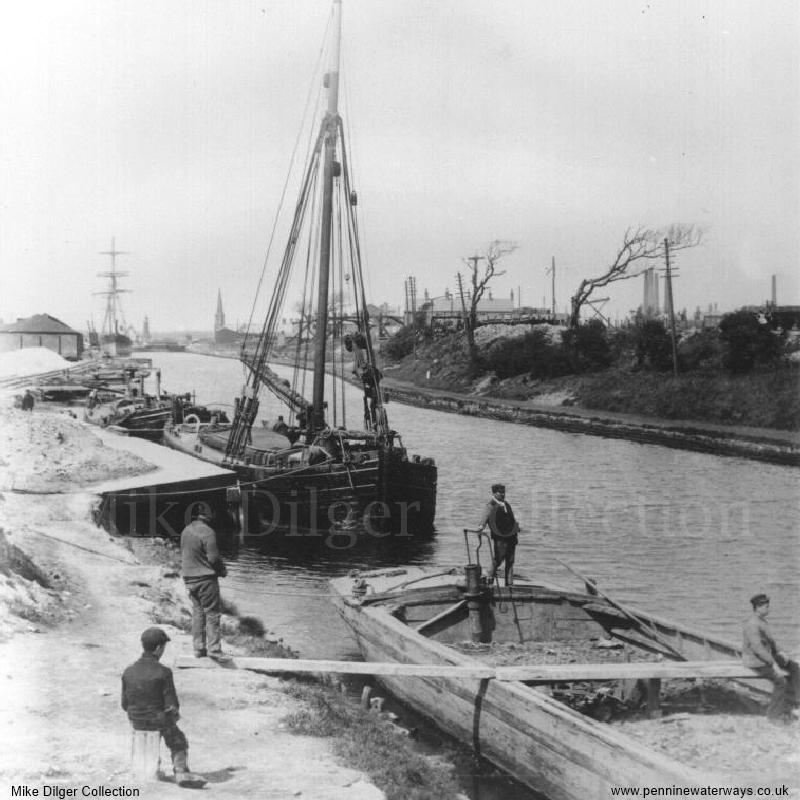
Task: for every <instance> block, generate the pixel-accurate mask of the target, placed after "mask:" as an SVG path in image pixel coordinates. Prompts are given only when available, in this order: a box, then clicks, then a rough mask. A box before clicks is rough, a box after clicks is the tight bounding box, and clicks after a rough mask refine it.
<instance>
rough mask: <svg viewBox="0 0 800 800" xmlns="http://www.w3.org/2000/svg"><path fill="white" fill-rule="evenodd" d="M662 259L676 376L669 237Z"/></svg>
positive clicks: (674, 364) (676, 345) (676, 344)
mask: <svg viewBox="0 0 800 800" xmlns="http://www.w3.org/2000/svg"><path fill="white" fill-rule="evenodd" d="M664 259H665V260H666V270H665V277H666V279H667V305H668V306H669V324H670V328H671V329H672V371H673V374H674V375H675V377H676V378H677V377H678V339H677V335H676V333H675V304H674V302H673V300H672V268H671V266H670V263H669V239H664Z"/></svg>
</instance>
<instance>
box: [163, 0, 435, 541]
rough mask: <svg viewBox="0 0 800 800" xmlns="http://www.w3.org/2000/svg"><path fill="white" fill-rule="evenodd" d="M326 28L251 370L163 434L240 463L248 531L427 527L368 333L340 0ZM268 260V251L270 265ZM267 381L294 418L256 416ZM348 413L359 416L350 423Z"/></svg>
mask: <svg viewBox="0 0 800 800" xmlns="http://www.w3.org/2000/svg"><path fill="white" fill-rule="evenodd" d="M329 30H330V32H331V39H330V42H329V43H328V45H327V54H328V67H327V71H326V72H325V73H324V75H321V76H320V80H319V87H320V92H321V94H322V95H323V97H322V99H321V102H320V103H319V104H318V107H319V108H320V109H321V110H324V113H323V115H322V117H321V119H320V120H319V126H318V130H317V133H316V136H315V137H314V138H313V139H312V141H313V145H312V146H311V148H310V152H309V158H308V160H307V162H306V165H305V168H304V170H303V171H302V174H301V176H300V180H299V182H298V185H299V198H298V200H297V203H296V205H295V206H294V215H293V217H292V218H291V222H290V225H289V235H288V241H287V243H286V246H285V249H284V252H283V256H282V258H281V260H280V264H279V266H278V268H277V275H276V277H275V279H274V288H273V293H272V298H271V301H270V304H269V308H268V310H267V312H266V315H265V317H264V322H263V325H262V326H261V329H260V331H257V330H249V331H248V335H247V337H246V338H245V341H244V343H243V346H242V350H241V354H240V359H241V361H242V363H243V364H244V366H245V368H246V372H247V376H246V380H245V385H244V387H243V388H242V391H241V394H240V395H239V396H238V397H237V398H236V399H235V404H234V405H235V409H236V410H235V416H234V419H233V422H232V423H231V424H230V425H219V424H217V425H206V424H199V423H198V424H189V425H187V424H185V423H182V424H175V425H172V426H168V429H167V430H166V431H165V436H164V442H165V444H167V445H168V446H170V447H175V448H177V449H180V450H183V451H184V452H187V453H190V454H192V455H194V456H196V457H198V458H203V459H206V460H208V461H212V462H215V463H218V464H220V465H221V466H223V467H227V468H229V469H232V470H234V471H235V472H236V473H237V475H238V477H239V484H240V487H241V506H240V507H241V511H242V519H241V525H242V526H243V527H245V528H246V530H247V532H249V533H253V534H259V533H264V532H265V531H266V532H272V531H274V530H278V531H280V530H286V529H288V530H290V531H291V532H295V531H296V530H298V529H313V530H319V529H320V528H322V529H323V530H329V529H330V528H331V526H334V527H338V528H339V529H342V530H348V531H359V532H366V533H367V534H370V533H371V534H375V535H376V536H382V535H384V534H385V533H392V532H394V533H397V534H400V535H408V536H413V535H416V534H428V533H430V532H432V531H433V521H434V517H435V514H436V485H437V468H436V464H435V462H434V460H433V459H432V458H430V457H424V456H419V455H409V453H408V451H407V450H406V448H405V446H404V445H403V442H402V439H401V436H400V434H399V433H398V431H396V430H395V429H393V428H392V427H390V424H389V420H388V416H387V413H386V407H385V404H386V397H385V395H384V391H383V388H382V385H381V379H382V375H381V371H380V369H379V368H378V363H377V357H376V351H375V347H374V345H373V341H372V325H371V322H370V315H369V310H368V307H367V301H366V293H365V288H364V275H363V272H364V270H363V265H362V248H361V244H360V241H359V223H358V217H357V209H358V196H357V193H356V191H355V189H354V187H353V183H352V179H351V171H350V164H349V160H348V152H347V148H346V142H347V137H346V136H345V131H344V124H343V120H342V117H341V115H340V113H339V77H340V76H339V49H340V38H341V2H340V0H335V2H334V3H333V10H332V17H331V24H330V25H329ZM269 261H270V258H269V254H268V255H267V259H265V268H266V266H267V264H268V263H269ZM295 265H299V268H298V269H297V270H294V267H295ZM294 272H297V273H300V275H294V277H293V273H294ZM262 277H263V275H262ZM259 284H260V282H259ZM290 286H293V287H294V288H296V289H297V290H298V291H301V293H302V300H301V301H300V303H299V308H300V324H299V328H298V330H297V332H296V336H295V337H294V342H295V346H294V349H293V352H292V353H291V358H292V361H293V372H292V379H291V380H287V379H283V378H281V377H279V376H278V375H277V374H276V373H275V372H274V371H273V369H272V368H271V366H270V364H271V363H272V362H274V361H275V360H276V354H275V344H276V342H277V341H278V340H279V339H281V338H282V336H281V335H280V334H281V331H280V326H281V324H282V322H281V321H282V320H285V319H286V317H287V316H289V315H290V313H292V312H291V311H287V310H286V309H285V307H284V306H285V302H286V298H287V297H288V296H290V294H291V291H290ZM292 291H293V290H292ZM289 305H291V304H289ZM296 308H297V305H295V307H294V313H296ZM254 310H255V305H254ZM254 316H255V313H254V314H253V315H251V319H252V318H253V317H254ZM281 355H283V356H284V357H285V356H286V355H287V353H286V352H285V351H284V352H283V353H282V354H281ZM327 372H330V373H331V376H330V377H328V376H327V374H326V373H327ZM308 375H310V383H311V384H312V385H311V393H310V399H309V398H308V397H307V395H306V391H305V389H306V387H305V381H306V379H307V376H308ZM329 381H330V382H331V383H332V386H331V388H328V387H327V386H326V382H329ZM352 382H355V383H356V384H357V386H358V389H359V393H360V395H361V397H360V400H359V402H357V404H356V405H357V408H356V409H355V413H354V412H353V410H352V409H348V408H347V407H346V403H345V400H346V394H347V392H346V391H345V388H346V386H348V385H349V384H350V383H352ZM262 386H263V387H266V388H267V389H269V390H270V391H271V392H272V393H273V394H274V395H275V396H276V397H277V398H278V400H279V401H280V402H281V403H282V404H283V405H284V406H285V407H286V412H285V415H286V419H284V418H283V416H281V417H280V418H279V419H278V421H277V422H275V423H273V424H270V425H269V426H268V427H267V428H263V427H262V426H259V425H256V422H257V420H258V413H259V405H260V401H259V399H258V393H259V391H260V389H261V388H262ZM348 414H349V415H350V417H351V418H352V417H353V416H355V417H357V421H356V422H355V423H351V422H349V421H348ZM264 421H265V420H263V418H262V419H261V422H264Z"/></svg>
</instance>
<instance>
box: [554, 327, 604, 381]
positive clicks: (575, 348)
mask: <svg viewBox="0 0 800 800" xmlns="http://www.w3.org/2000/svg"><path fill="white" fill-rule="evenodd" d="M563 345H564V349H565V352H566V354H567V357H568V358H569V362H570V365H571V367H572V371H573V372H595V371H597V370H601V369H605V368H606V367H608V366H609V365H610V364H611V361H612V356H611V347H610V346H609V343H608V337H607V336H606V326H605V325H603V323H602V322H600V320H599V319H590V320H589V321H588V322H587V323H586V324H585V325H579V326H578V327H577V328H572V329H570V330H568V331H566V332H565V333H564V337H563Z"/></svg>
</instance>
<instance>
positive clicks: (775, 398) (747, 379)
mask: <svg viewBox="0 0 800 800" xmlns="http://www.w3.org/2000/svg"><path fill="white" fill-rule="evenodd" d="M385 374H386V376H387V377H389V378H396V379H398V380H403V381H409V382H412V383H414V384H415V385H417V386H419V387H421V388H426V387H427V388H433V389H442V390H447V391H453V392H461V393H470V392H477V393H479V394H481V395H483V396H486V397H497V398H507V399H513V400H530V401H532V402H534V403H535V402H536V401H537V399H538V398H542V399H543V400H546V398H547V397H548V396H553V395H561V394H563V395H565V396H567V398H568V399H567V402H566V403H565V405H578V406H582V407H584V408H590V409H596V410H598V411H608V412H622V413H629V414H640V415H643V416H650V417H655V418H659V419H667V420H670V419H683V420H698V421H703V422H712V423H717V424H723V425H746V426H753V427H761V428H775V429H779V430H792V431H796V430H800V391H798V389H800V370H798V369H797V368H788V367H781V368H775V369H769V370H762V371H754V372H751V373H749V374H744V375H728V374H726V373H724V372H722V371H711V370H709V371H693V372H687V373H685V374H680V375H678V376H677V378H676V377H674V376H673V375H672V373H670V372H666V373H664V372H645V371H638V372H634V371H631V370H627V369H624V368H621V367H618V366H614V367H610V368H609V369H606V370H603V371H600V372H593V373H584V374H583V375H568V376H564V377H560V378H551V379H531V378H528V377H527V376H524V375H520V376H517V377H514V378H508V379H506V380H503V381H498V380H496V379H494V378H493V375H492V373H491V372H484V373H482V374H478V375H474V374H472V371H471V369H470V365H469V361H468V359H467V356H466V351H465V347H464V345H463V343H462V342H461V341H460V340H459V339H458V338H457V337H445V338H442V339H437V340H434V341H431V342H425V343H422V344H420V345H419V346H418V347H417V353H416V358H415V357H414V356H413V355H409V356H406V357H405V358H404V359H402V360H401V361H400V362H399V363H398V364H396V365H392V364H389V365H387V367H386V370H385ZM428 375H429V376H430V377H427V376H428Z"/></svg>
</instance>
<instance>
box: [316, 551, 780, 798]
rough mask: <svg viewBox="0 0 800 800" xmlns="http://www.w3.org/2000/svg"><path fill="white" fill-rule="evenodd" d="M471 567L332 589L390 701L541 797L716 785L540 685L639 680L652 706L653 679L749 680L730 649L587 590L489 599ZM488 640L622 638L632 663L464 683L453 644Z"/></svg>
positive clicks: (517, 591) (521, 589)
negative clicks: (412, 668)
mask: <svg viewBox="0 0 800 800" xmlns="http://www.w3.org/2000/svg"><path fill="white" fill-rule="evenodd" d="M471 569H473V570H474V567H467V568H466V578H464V577H461V576H459V575H458V574H457V573H456V571H455V570H453V571H452V572H451V573H450V574H443V573H438V574H430V573H427V572H426V571H425V570H423V569H421V568H416V567H409V568H400V569H394V570H383V571H373V572H363V573H361V574H360V575H357V576H355V578H354V577H353V576H350V577H346V578H338V579H334V580H332V581H331V587H332V589H333V602H334V603H335V604H336V606H337V609H338V611H339V613H340V614H341V616H342V617H343V619H344V621H345V622H346V623H347V625H348V626H349V627H350V628H351V629H352V631H353V633H354V635H355V638H356V640H357V641H358V645H359V648H360V650H361V653H362V655H363V657H364V659H365V660H367V661H373V662H383V664H382V665H376V667H377V666H382V667H384V669H381V670H380V671H379V670H376V675H377V677H378V679H379V680H380V681H381V683H383V684H384V685H385V686H386V688H387V689H388V690H389V691H391V692H392V694H394V695H395V696H396V697H397V698H399V699H400V700H402V701H404V702H405V703H407V704H408V705H409V706H411V707H412V708H414V709H415V710H417V711H418V712H420V713H422V714H423V715H425V716H427V717H428V718H430V719H432V720H433V721H434V722H435V723H436V724H437V725H438V726H439V727H440V728H442V729H443V730H445V731H446V732H448V733H450V734H451V735H454V736H455V737H457V738H459V739H461V740H463V741H466V742H468V743H471V744H472V746H473V747H474V749H475V751H476V752H477V753H478V754H479V755H481V756H483V757H484V758H486V759H487V760H489V761H490V762H492V763H494V764H495V765H496V766H498V767H500V768H501V769H504V770H505V771H507V772H508V773H509V774H510V775H512V776H513V777H514V778H516V779H517V780H519V781H520V782H522V783H524V784H526V785H528V786H530V787H531V788H533V789H534V790H536V791H537V792H541V793H543V794H544V795H546V796H547V797H548V798H550V800H587V799H589V798H597V800H601V799H602V800H607V798H609V797H611V788H612V787H623V786H631V787H633V786H639V787H641V786H650V787H653V786H662V787H663V786H687V787H690V786H700V785H709V781H712V782H713V783H714V785H724V784H725V783H726V780H725V778H724V776H721V775H718V774H709V773H707V772H706V771H702V772H701V771H699V770H696V769H693V768H691V767H689V766H687V765H685V764H683V763H679V762H678V761H676V760H674V759H673V758H670V757H669V756H668V755H665V754H664V753H661V752H657V751H656V750H653V749H651V748H649V747H647V746H645V745H643V744H641V743H639V742H637V741H635V740H634V739H632V738H630V737H628V736H626V735H624V734H622V733H620V732H619V731H618V730H615V729H614V727H612V726H609V725H607V724H605V723H603V722H599V721H596V720H595V719H592V718H590V717H588V716H585V715H584V714H581V713H579V712H578V711H575V710H573V709H571V708H570V707H569V706H567V705H565V704H564V703H562V702H560V701H559V700H556V699H554V698H553V697H551V696H549V694H548V693H546V692H543V691H542V688H543V685H550V686H552V685H561V686H563V684H564V682H565V681H571V680H594V681H596V680H608V679H613V678H618V679H620V680H622V679H627V680H631V679H637V678H638V679H641V680H645V681H647V687H648V696H647V700H648V707H649V708H651V709H652V710H654V711H655V709H656V707H657V703H658V697H659V690H660V682H661V680H663V679H666V678H671V677H684V678H685V677H711V678H713V677H720V678H721V677H725V678H739V679H743V678H747V679H752V678H754V677H755V673H754V672H753V671H752V670H749V669H747V668H745V667H743V666H742V665H741V661H740V651H739V650H738V649H737V647H736V646H735V645H733V644H730V643H728V642H725V641H722V640H719V639H716V638H713V637H710V636H706V635H704V634H702V633H699V632H697V631H693V630H691V629H689V628H686V627H684V626H682V625H678V624H676V623H673V622H670V621H667V620H663V619H660V618H657V617H653V616H652V615H649V614H646V613H644V612H640V611H638V610H635V611H634V610H633V609H626V608H623V607H622V606H620V605H619V604H617V603H614V602H613V601H612V600H610V599H606V598H604V597H602V596H599V595H598V594H596V593H589V591H592V592H593V587H592V586H591V585H587V590H588V591H587V593H576V592H570V591H564V590H560V589H554V588H551V587H547V586H542V585H537V584H533V583H529V582H521V583H519V584H515V585H514V587H513V589H512V590H510V591H509V590H508V589H504V590H500V589H499V588H495V589H494V590H492V589H490V588H487V587H486V585H485V584H484V583H483V582H482V581H481V580H480V579H479V578H478V579H476V578H475V573H474V571H473V572H472V573H470V570H471ZM479 569H480V568H479V567H478V570H479ZM478 574H479V572H478ZM487 640H491V641H493V642H508V643H511V642H513V643H517V644H518V645H520V646H521V645H524V644H526V643H533V642H547V643H554V644H557V643H559V642H561V643H575V642H584V643H588V642H594V643H595V644H594V645H590V646H596V644H597V643H598V642H610V641H616V642H625V643H626V644H625V647H626V650H627V655H626V656H623V657H625V658H630V653H631V651H636V655H635V657H636V658H637V659H638V658H642V659H643V660H641V661H639V660H637V661H635V662H630V661H622V662H620V663H592V664H580V663H566V664H565V663H561V664H546V665H532V666H517V665H514V666H505V667H504V666H496V667H494V668H490V669H488V670H487V672H486V677H474V676H476V675H482V673H481V672H480V670H477V671H476V668H479V667H481V666H483V667H486V664H485V663H484V662H481V661H480V660H478V659H477V658H476V657H474V656H473V655H470V654H469V653H468V652H463V650H464V648H463V646H462V647H461V648H460V650H459V648H457V647H455V645H457V644H459V643H464V642H465V641H466V642H470V641H472V642H479V641H484V642H486V641H487ZM475 649H476V650H479V649H480V648H479V647H476V648H475ZM647 659H650V660H647ZM386 662H389V663H392V662H394V663H396V664H398V665H400V664H405V665H412V664H413V665H427V666H428V668H429V669H430V670H431V671H430V673H429V674H428V675H426V676H424V677H416V676H414V677H410V675H415V673H414V672H411V673H409V672H407V671H406V672H405V673H403V671H402V670H398V672H397V674H392V672H391V669H385V667H386V666H387V663H386ZM443 667H446V668H445V669H442V668H443ZM459 667H460V668H461V669H462V670H463V674H461V675H458V674H457V673H458V671H459V670H458V668H459ZM453 668H455V669H453ZM406 669H408V668H406ZM451 669H452V671H453V675H452V676H451V675H449V674H448V671H449V670H451ZM442 673H444V674H442ZM747 684H748V685H751V684H753V685H755V684H760V685H759V686H757V687H756V688H755V690H754V691H756V692H757V693H758V692H763V691H764V688H765V684H766V687H769V684H768V683H766V682H764V681H760V682H759V681H754V680H748V681H747ZM655 713H658V712H655Z"/></svg>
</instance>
